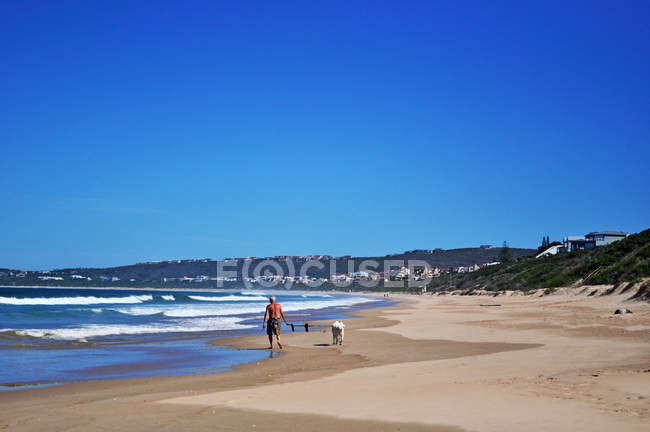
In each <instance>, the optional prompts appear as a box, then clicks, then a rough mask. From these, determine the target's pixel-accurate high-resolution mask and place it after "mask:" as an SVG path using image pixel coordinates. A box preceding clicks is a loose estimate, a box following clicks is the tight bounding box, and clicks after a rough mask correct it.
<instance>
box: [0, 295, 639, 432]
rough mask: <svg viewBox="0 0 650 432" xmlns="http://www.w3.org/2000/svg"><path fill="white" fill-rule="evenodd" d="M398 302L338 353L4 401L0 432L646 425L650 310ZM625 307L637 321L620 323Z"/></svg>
mask: <svg viewBox="0 0 650 432" xmlns="http://www.w3.org/2000/svg"><path fill="white" fill-rule="evenodd" d="M400 300H402V302H401V303H400V304H399V305H397V306H395V307H392V308H386V309H375V310H365V311H363V312H360V314H359V315H360V317H359V318H357V319H350V320H347V321H346V323H347V328H346V338H345V344H344V345H343V346H342V347H332V346H329V345H328V344H329V343H330V342H331V334H330V333H329V332H328V331H316V332H310V333H294V334H291V333H289V334H285V335H284V342H285V344H286V345H287V347H286V349H285V350H284V352H283V353H282V355H280V356H277V355H275V356H274V358H270V359H268V360H264V361H262V362H259V363H252V364H248V365H240V366H237V367H235V368H234V370H233V371H231V372H227V373H221V374H210V375H195V376H184V377H166V378H147V379H132V380H116V381H97V382H85V383H75V384H68V385H64V386H60V387H55V388H45V389H32V390H22V391H18V392H9V393H0V430H2V429H6V430H12V431H13V430H16V431H36V430H38V431H41V430H52V431H59V430H75V431H89V430H124V431H140V430H142V431H146V430H156V431H157V430H197V431H203V430H213V431H214V430H224V431H225V430H228V431H239V430H263V431H266V430H269V431H270V430H274V431H277V430H285V431H321V430H328V431H337V430H341V431H343V430H358V431H371V430H372V431H393V430H401V431H421V430H433V431H461V430H468V431H469V430H471V431H546V430H553V431H577V430H589V431H601V430H602V431H605V430H607V431H611V430H617V431H637V430H639V431H641V430H644V431H645V430H647V429H648V424H650V402H649V401H650V305H648V304H645V303H636V302H633V303H629V302H627V303H626V302H624V297H622V296H606V297H586V296H585V295H584V294H583V295H578V296H576V295H573V294H563V295H552V296H547V297H541V298H539V297H528V296H512V297H497V298H491V297H484V296H475V297H458V296H446V297H432V296H419V297H412V296H404V297H400ZM489 303H494V304H501V306H496V307H484V306H480V305H481V304H489ZM617 307H627V308H630V309H632V310H633V311H634V314H632V315H626V316H616V317H614V316H612V315H611V312H612V311H613V310H614V309H616V308H617ZM285 329H286V327H285ZM224 342H225V343H227V344H228V345H230V346H233V347H237V348H241V349H255V348H263V347H264V346H265V345H266V341H265V337H263V336H260V337H254V338H250V337H249V338H233V339H229V340H225V341H224V340H219V343H224Z"/></svg>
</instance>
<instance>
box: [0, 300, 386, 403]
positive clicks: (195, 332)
mask: <svg viewBox="0 0 650 432" xmlns="http://www.w3.org/2000/svg"><path fill="white" fill-rule="evenodd" d="M271 294H272V295H275V296H276V298H277V301H278V302H279V303H280V304H282V307H283V310H284V311H285V314H286V315H287V317H288V318H289V320H290V322H293V323H296V324H302V323H304V322H308V321H310V320H315V319H329V318H339V317H344V316H345V314H346V313H349V312H350V311H352V310H354V309H355V308H358V307H368V306H376V305H378V304H379V303H382V302H380V301H379V300H376V299H372V298H367V297H363V296H358V295H343V294H325V293H304V292H295V291H275V292H272V291H254V290H236V291H223V290H200V291H199V290H196V291H186V290H152V289H137V290H131V289H54V288H12V287H0V391H3V390H5V391H6V390H13V389H19V388H26V387H30V386H47V385H56V384H59V383H64V382H71V381H82V380H92V379H117V378H137V377H149V376H170V375H185V374H197V373H209V372H219V371H223V370H227V369H228V368H229V367H231V366H232V365H234V364H239V363H246V362H253V361H259V360H261V359H263V358H267V357H268V356H269V352H268V351H262V350H234V349H228V348H225V347H221V346H216V345H209V344H208V342H209V341H211V340H214V339H215V338H218V337H227V336H237V335H250V334H259V335H260V337H265V336H264V334H263V333H262V329H261V318H262V315H263V314H264V308H265V306H266V304H267V303H268V296H269V295H271ZM296 330H299V331H304V330H303V328H302V327H297V328H296ZM284 331H285V332H286V331H290V329H289V328H287V327H285V330H284Z"/></svg>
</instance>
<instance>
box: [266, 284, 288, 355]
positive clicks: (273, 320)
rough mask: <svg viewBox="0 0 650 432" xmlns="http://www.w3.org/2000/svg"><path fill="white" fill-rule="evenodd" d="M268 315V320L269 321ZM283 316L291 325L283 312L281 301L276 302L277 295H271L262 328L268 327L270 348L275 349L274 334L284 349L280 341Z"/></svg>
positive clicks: (286, 322)
mask: <svg viewBox="0 0 650 432" xmlns="http://www.w3.org/2000/svg"><path fill="white" fill-rule="evenodd" d="M267 317H268V321H267ZM280 318H282V319H283V320H284V322H285V324H286V325H289V322H288V321H287V318H286V317H285V316H284V312H282V306H280V304H279V303H276V302H275V296H271V297H269V304H268V305H267V306H266V312H264V322H263V323H262V328H265V327H266V334H267V335H268V337H269V349H273V335H275V337H276V338H277V340H278V346H279V347H280V349H282V344H281V343H280V333H281V332H282V322H281V321H280Z"/></svg>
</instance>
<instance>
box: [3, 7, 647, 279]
mask: <svg viewBox="0 0 650 432" xmlns="http://www.w3.org/2000/svg"><path fill="white" fill-rule="evenodd" d="M98 3H99V2H71V1H67V2H9V1H5V2H2V4H1V5H0V28H2V31H0V47H1V50H0V53H1V54H0V55H1V56H2V65H3V66H2V68H0V95H1V97H0V146H1V148H0V150H1V155H2V156H1V157H0V186H1V187H2V190H3V192H4V193H3V198H2V200H1V201H0V230H1V231H0V237H1V238H2V240H1V241H0V245H1V246H0V267H12V268H26V269H49V268H57V267H74V266H112V265H121V264H130V263H133V262H138V261H146V260H157V259H167V258H170V259H171V258H203V257H212V258H219V257H228V256H248V255H255V256H266V255H278V254H312V253H314V254H316V253H325V254H332V255H342V254H352V255H357V256H363V255H383V254H386V253H389V252H397V251H403V250H406V249H415V248H434V247H443V248H455V247H469V246H477V245H479V244H484V243H489V244H500V243H501V242H503V241H504V240H507V241H508V242H509V243H510V244H511V245H512V246H517V247H535V246H537V244H538V243H539V242H540V240H541V237H542V236H543V235H550V236H551V238H552V239H560V238H561V237H562V236H564V235H568V234H584V233H586V232H589V231H592V230H602V229H615V230H624V231H629V232H636V231H640V230H643V229H645V228H648V226H649V225H650V224H649V223H648V222H650V219H649V217H648V215H650V199H649V194H648V190H650V175H649V174H648V166H650V104H649V101H650V84H649V80H648V77H649V76H650V55H649V54H650V30H649V29H650V28H649V27H648V25H647V23H648V22H650V3H648V2H647V1H642V2H634V1H629V2H570V1H562V2H548V1H544V2H538V3H532V2H514V1H513V2H482V1H477V2H456V1H454V2H451V1H450V2H435V1H422V2H409V1H403V2H376V1H373V2H355V1H345V2H342V1H341V2H337V1H323V2H298V1H297V2H283V1H279V2H245V1H237V2H234V1H233V2H211V1H205V2H197V1H191V0H189V1H184V2H180V3H179V2H164V1H156V2H150V3H147V2H138V4H137V5H134V4H133V2H106V4H98ZM109 3H110V4H109Z"/></svg>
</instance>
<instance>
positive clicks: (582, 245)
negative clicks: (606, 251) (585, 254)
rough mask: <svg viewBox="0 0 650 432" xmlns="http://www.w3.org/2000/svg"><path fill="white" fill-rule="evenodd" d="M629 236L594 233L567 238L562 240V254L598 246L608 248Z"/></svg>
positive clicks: (608, 232) (622, 233)
mask: <svg viewBox="0 0 650 432" xmlns="http://www.w3.org/2000/svg"><path fill="white" fill-rule="evenodd" d="M628 235H629V234H628V233H626V232H622V231H593V232H590V233H589V234H586V235H584V236H567V237H564V239H563V240H562V248H561V251H562V252H572V251H575V250H583V249H593V248H595V247H597V246H606V245H608V244H610V243H614V242H615V241H617V240H621V239H624V238H625V237H627V236H628Z"/></svg>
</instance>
